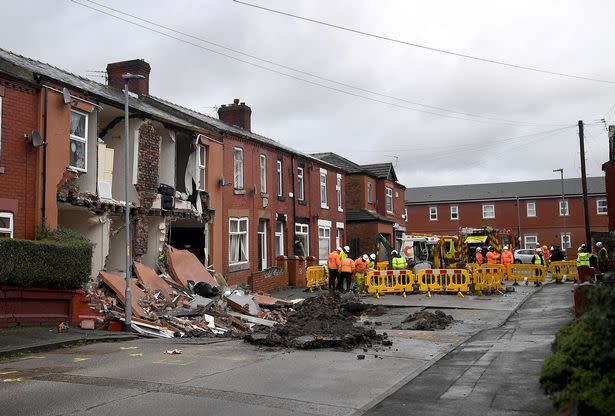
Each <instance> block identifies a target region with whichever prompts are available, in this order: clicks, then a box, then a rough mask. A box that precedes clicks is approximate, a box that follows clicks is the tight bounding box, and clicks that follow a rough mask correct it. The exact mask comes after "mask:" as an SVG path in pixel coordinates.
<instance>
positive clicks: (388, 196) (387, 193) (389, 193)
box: [384, 186, 394, 214]
mask: <svg viewBox="0 0 615 416" xmlns="http://www.w3.org/2000/svg"><path fill="white" fill-rule="evenodd" d="M389 203H390V204H391V209H389ZM384 207H385V209H386V212H387V213H389V214H392V213H393V209H394V206H393V188H389V187H388V186H385V187H384Z"/></svg>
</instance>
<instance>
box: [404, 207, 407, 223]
mask: <svg viewBox="0 0 615 416" xmlns="http://www.w3.org/2000/svg"><path fill="white" fill-rule="evenodd" d="M404 220H406V221H408V207H405V208H404Z"/></svg>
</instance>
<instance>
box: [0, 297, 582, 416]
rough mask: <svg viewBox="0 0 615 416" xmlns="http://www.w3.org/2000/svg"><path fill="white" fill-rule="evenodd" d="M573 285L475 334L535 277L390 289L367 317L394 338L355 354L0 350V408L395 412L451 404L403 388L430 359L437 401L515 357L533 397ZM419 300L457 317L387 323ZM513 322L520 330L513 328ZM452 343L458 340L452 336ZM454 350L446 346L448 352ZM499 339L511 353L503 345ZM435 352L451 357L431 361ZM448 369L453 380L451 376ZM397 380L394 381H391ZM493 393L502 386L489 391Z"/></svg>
mask: <svg viewBox="0 0 615 416" xmlns="http://www.w3.org/2000/svg"><path fill="white" fill-rule="evenodd" d="M570 288H571V286H570V285H567V286H560V287H551V286H547V287H545V288H544V289H543V290H542V291H538V294H537V295H536V296H534V297H533V298H530V299H529V300H528V301H527V302H526V303H525V306H524V307H523V308H522V309H521V310H520V311H519V313H518V314H517V315H515V316H514V317H513V318H512V320H511V321H510V322H509V323H508V324H506V325H505V326H504V327H502V328H501V329H497V330H494V331H496V332H493V334H492V333H491V332H490V331H486V332H483V333H481V334H480V335H477V336H475V334H477V332H478V331H479V330H482V329H485V328H489V327H497V326H499V325H501V324H502V323H503V322H504V321H505V319H506V318H507V317H508V316H509V315H510V313H512V312H513V311H514V310H515V308H517V307H518V306H519V305H520V304H521V303H522V302H523V301H524V300H525V299H527V298H528V296H530V295H531V294H532V293H534V290H535V289H534V288H532V287H522V288H519V291H518V292H515V293H514V294H508V295H506V296H497V297H466V298H464V299H461V298H458V297H456V296H442V297H437V296H434V297H432V298H426V297H423V298H424V299H423V298H420V297H417V296H412V297H408V299H403V298H402V297H401V296H398V297H396V299H392V298H388V299H386V301H387V302H389V303H391V302H397V303H399V305H403V306H404V308H403V309H399V308H396V309H392V310H391V311H390V312H389V313H387V314H386V315H385V316H382V317H378V318H369V319H370V320H380V321H381V323H382V325H380V326H378V329H379V330H380V331H387V332H388V333H389V335H390V337H391V339H393V340H394V344H393V347H392V348H390V349H384V350H380V351H369V352H368V353H366V358H365V359H364V360H357V353H363V351H362V350H361V351H334V350H321V351H297V350H280V349H267V348H259V347H256V346H252V345H249V344H245V343H244V342H243V341H241V340H231V341H228V340H227V341H220V340H215V339H214V340H206V339H196V340H187V341H184V340H147V339H139V340H136V341H126V342H120V343H103V344H92V345H84V346H79V347H74V348H65V349H58V350H54V351H48V352H44V353H37V354H33V355H24V356H20V357H16V358H13V359H10V360H5V361H2V362H0V403H2V407H1V410H0V414H2V415H3V416H4V415H7V416H12V415H68V414H79V415H113V416H120V415H131V414H145V415H147V416H154V415H165V416H170V415H190V414H199V415H216V416H222V415H233V416H235V415H331V416H336V415H340V416H341V415H352V414H360V413H363V411H365V410H367V409H370V408H371V407H373V406H374V405H375V404H378V406H377V407H376V408H375V409H373V410H374V411H380V412H381V413H380V414H394V413H395V412H396V410H393V412H392V413H390V412H388V411H387V410H386V406H391V405H392V406H394V407H395V408H396V409H397V408H399V409H402V413H401V414H405V413H408V412H409V411H411V412H412V414H421V413H416V412H415V409H418V408H417V407H416V406H414V405H413V406H414V407H412V408H411V407H404V406H405V405H409V404H410V402H412V403H418V402H421V400H423V401H424V403H423V405H424V406H425V407H424V409H425V411H426V412H427V413H422V414H448V413H437V411H439V410H438V407H437V406H436V407H435V408H430V407H429V406H430V405H431V403H429V402H428V401H425V397H418V396H417V395H416V394H414V393H412V392H413V391H414V390H415V389H416V391H417V392H418V391H422V392H423V393H421V394H422V395H427V392H426V391H425V388H424V387H421V385H422V384H419V385H413V382H412V380H413V378H415V377H417V376H418V375H420V377H419V379H421V380H423V377H425V376H426V375H428V374H432V373H431V371H432V370H431V369H430V370H427V371H425V370H426V369H428V368H430V367H431V368H433V369H440V370H439V371H440V373H439V375H438V373H433V375H432V378H433V380H432V384H431V386H433V387H431V388H429V389H428V390H429V391H430V394H431V396H428V397H432V396H433V395H434V394H437V395H438V397H442V396H443V395H444V394H448V396H444V398H443V399H442V401H443V402H447V401H454V400H460V399H459V398H458V397H457V396H460V395H464V394H465V395H466V396H465V397H470V398H473V397H475V396H476V394H478V393H479V392H482V390H484V389H487V386H488V383H487V384H484V383H483V380H487V379H488V377H491V378H492V379H494V381H492V383H493V384H494V385H498V386H504V387H502V388H505V389H511V388H513V387H515V383H511V384H506V382H504V381H498V380H497V378H498V377H508V378H509V380H514V378H513V376H512V375H511V374H513V373H514V374H517V373H515V371H517V367H519V366H520V365H523V366H525V367H524V368H525V372H526V373H525V374H519V375H518V376H519V379H518V382H519V384H520V385H519V386H517V388H519V389H520V390H517V391H519V392H522V393H515V394H517V395H519V394H522V396H520V397H530V396H531V395H533V394H534V393H535V390H536V383H535V377H534V376H532V375H531V374H530V373H531V371H534V372H535V370H537V369H538V367H539V366H540V362H541V361H542V359H543V358H544V356H545V355H546V352H545V351H547V350H548V344H549V343H550V342H551V340H552V338H553V333H554V331H555V327H556V326H561V324H563V323H564V322H565V321H567V319H569V316H568V315H566V316H560V315H559V313H560V312H561V311H560V309H559V308H561V309H562V310H564V309H565V308H566V307H568V306H569V304H570V301H571V294H570V292H569V291H570ZM383 298H384V297H383ZM381 299H382V298H381ZM417 307H421V308H424V307H428V308H429V307H440V308H441V307H445V308H447V309H446V312H447V313H451V314H452V315H453V316H454V317H455V319H457V320H458V321H457V322H456V323H455V324H454V325H453V326H452V327H450V328H448V329H446V330H443V331H431V332H430V331H427V332H425V331H400V330H391V329H390V327H391V326H393V325H395V324H396V323H399V321H401V319H403V317H404V316H405V315H406V314H407V313H409V312H411V311H415V310H417ZM554 314H555V315H554ZM564 315H565V314H564ZM547 317H548V318H549V319H546V318H547ZM511 325H512V326H511ZM517 327H518V329H516V330H513V328H517ZM507 331H508V332H507ZM511 331H512V332H511ZM522 334H525V335H524V337H521V338H519V336H521V335H522ZM473 336H474V337H473ZM471 337H473V338H471ZM468 340H469V343H467V342H466V341H468ZM460 345H463V347H462V348H457V347H459V346H460ZM170 348H180V349H182V350H183V353H182V354H180V355H167V354H164V351H165V350H167V349H170ZM451 350H454V353H453V354H452V355H447V354H448V353H449V352H450V351H451ZM500 350H504V352H507V351H510V353H511V354H516V355H514V356H510V357H508V356H507V355H503V354H502V352H501V351H500ZM485 356H486V357H487V358H484V357H485ZM442 357H444V358H443V359H442ZM450 357H452V358H450ZM489 357H491V358H489ZM506 357H508V358H506ZM441 359H442V360H441ZM487 359H490V360H491V361H490V366H495V367H494V368H499V370H497V371H496V370H491V369H489V368H488V369H487V370H486V371H484V372H482V373H480V374H479V373H477V372H476V370H472V371H469V372H468V373H467V375H465V374H466V370H467V368H466V367H467V366H468V363H475V362H476V364H475V365H474V364H473V365H472V366H471V367H477V368H478V367H480V363H487V361H486V360H487ZM438 360H441V361H440V363H448V364H447V365H448V367H440V363H437V362H438ZM451 360H453V361H451ZM481 360H482V361H481ZM515 360H519V362H516V361H515ZM434 363H437V364H436V366H435V367H433V365H434ZM520 363H521V364H520ZM464 366H466V367H464ZM484 367H486V365H485V364H483V368H484ZM452 369H454V370H455V371H457V372H458V374H457V376H456V377H453V379H451V377H452V376H451V374H452V373H451V374H449V373H450V371H452ZM462 369H463V371H461V370H462ZM459 371H461V373H459ZM460 374H461V376H460ZM466 376H467V377H469V378H468V380H471V379H472V377H473V379H474V380H475V381H476V380H478V381H477V382H476V383H475V384H476V387H475V388H472V389H469V387H468V385H469V384H468V383H469V382H470V381H468V382H467V383H466V381H465V379H463V377H466ZM460 377H461V378H460ZM456 380H461V381H460V382H459V384H455V383H456ZM421 383H423V382H421ZM498 383H499V384H498ZM410 386H414V387H410ZM484 386H485V387H484ZM400 387H401V389H402V390H398V389H399V388H400ZM408 389H409V390H408ZM441 389H444V390H443V391H442V392H440V390H441ZM487 390H488V389H487ZM396 391H397V392H396ZM402 391H407V393H404V394H402V393H401V392H402ZM490 392H491V390H489V394H491V393H490ZM391 394H393V395H392V396H390V395H391ZM486 394H487V392H485V395H484V397H487V396H486ZM528 395H529V396H528ZM388 396H390V398H388V399H385V398H386V397H388ZM406 396H407V398H408V400H407V402H405V404H404V402H403V400H405V397H406ZM419 396H420V394H419ZM531 397H533V396H531ZM383 399H384V401H382V400H383ZM410 399H411V400H410ZM392 400H394V401H392ZM497 400H500V401H502V400H504V398H502V397H500V396H498V399H497ZM524 400H525V401H527V400H526V399H524ZM532 400H534V399H532ZM517 401H518V398H517ZM511 402H514V400H512V399H511ZM400 403H402V404H404V406H402V405H401V404H400ZM496 403H499V402H498V401H496ZM531 403H536V404H535V405H534V404H531ZM544 403H545V398H544V397H542V398H541V401H540V402H536V401H531V402H530V404H528V406H530V407H531V406H542V407H539V409H545V408H546V407H544ZM444 404H445V405H446V403H444ZM512 405H514V403H512V404H511V406H512ZM399 406H401V407H399ZM536 408H537V409H538V407H536ZM411 409H412V410H411ZM432 410H433V411H434V412H435V413H431V411H432ZM455 410H456V413H459V411H458V410H459V409H455ZM503 414H507V413H503ZM511 414H522V413H511Z"/></svg>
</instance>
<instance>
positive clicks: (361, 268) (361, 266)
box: [354, 257, 367, 273]
mask: <svg viewBox="0 0 615 416" xmlns="http://www.w3.org/2000/svg"><path fill="white" fill-rule="evenodd" d="M354 270H355V271H356V272H357V273H365V270H367V262H366V261H365V260H363V259H362V258H361V257H359V258H358V259H356V260H355V262H354Z"/></svg>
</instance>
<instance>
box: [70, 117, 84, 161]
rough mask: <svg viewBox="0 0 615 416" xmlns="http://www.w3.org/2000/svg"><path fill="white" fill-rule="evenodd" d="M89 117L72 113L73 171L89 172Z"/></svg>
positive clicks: (71, 158) (71, 153) (71, 148)
mask: <svg viewBox="0 0 615 416" xmlns="http://www.w3.org/2000/svg"><path fill="white" fill-rule="evenodd" d="M87 131H88V115H87V114H85V113H82V112H80V111H75V110H71V112H70V149H69V151H70V158H69V166H70V167H71V168H73V169H76V170H79V171H82V172H86V171H87V155H88V138H87Z"/></svg>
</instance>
